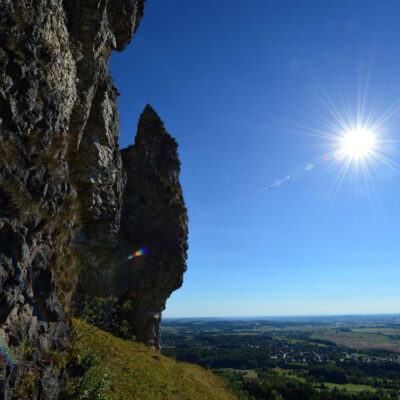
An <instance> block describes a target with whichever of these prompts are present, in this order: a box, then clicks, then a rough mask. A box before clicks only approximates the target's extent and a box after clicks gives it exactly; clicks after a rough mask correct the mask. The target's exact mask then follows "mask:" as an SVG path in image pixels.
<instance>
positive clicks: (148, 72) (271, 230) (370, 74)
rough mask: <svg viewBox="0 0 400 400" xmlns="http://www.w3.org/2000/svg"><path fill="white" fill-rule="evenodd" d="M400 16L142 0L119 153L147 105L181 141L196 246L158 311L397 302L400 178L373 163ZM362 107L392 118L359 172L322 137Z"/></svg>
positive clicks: (322, 6)
mask: <svg viewBox="0 0 400 400" xmlns="http://www.w3.org/2000/svg"><path fill="white" fill-rule="evenodd" d="M399 16H400V2H399V1H398V0H394V1H390V0H385V1H378V0H374V1H369V0H353V1H345V0H331V1H327V0H326V1H325V0H314V1H311V0H302V1H297V0H291V1H282V0H274V1H269V0H249V1H243V0H215V1H200V0H168V1H166V0H148V1H147V2H146V7H145V14H144V18H143V19H142V22H141V24H140V27H139V29H138V31H137V34H136V36H135V38H134V40H133V42H132V43H131V44H130V45H129V47H128V48H127V50H126V51H125V52H123V53H120V54H119V53H116V54H114V55H113V57H112V61H111V71H112V74H113V76H114V77H115V84H116V86H117V88H118V90H119V91H120V93H121V96H120V98H119V109H120V116H121V138H120V145H121V147H125V146H127V145H128V144H131V143H133V141H134V135H135V132H136V125H137V121H138V118H139V115H140V112H141V111H142V109H143V108H144V106H145V104H146V103H150V104H151V105H152V106H153V107H154V108H155V109H156V111H157V112H158V113H159V114H160V116H161V118H162V119H163V120H164V122H165V126H166V128H167V130H168V131H169V132H170V133H171V134H172V135H173V136H174V137H175V138H176V139H177V141H178V142H179V154H180V158H181V161H182V174H181V181H182V186H183V192H184V196H185V200H186V204H187V207H188V211H189V219H190V222H189V224H190V225H189V229H190V234H189V247H190V249H189V258H188V271H187V273H186V274H185V279H184V285H183V287H182V288H181V289H180V290H179V291H177V292H175V293H174V294H173V295H172V297H171V298H170V299H169V300H168V303H167V309H166V311H165V313H164V316H167V317H190V316H251V315H254V316H257V315H287V314H289V315H296V314H303V315H304V314H307V315H309V314H347V313H384V312H388V313H390V312H399V311H400V290H399V284H400V201H399V200H400V174H399V172H398V171H399V170H398V168H396V166H394V167H393V166H388V165H386V163H385V162H382V160H381V159H382V157H385V159H387V160H389V161H390V162H391V163H396V162H397V161H398V160H399V151H398V146H397V143H396V141H397V140H398V139H399V138H400V116H399V112H398V111H397V109H396V101H398V100H399V96H400V24H399ZM363 100H365V107H364V111H363V112H361V113H360V114H362V115H363V116H364V117H365V118H364V119H366V116H367V114H368V113H370V112H371V113H372V114H371V115H372V116H373V118H372V119H374V118H375V120H377V119H380V118H381V117H382V116H383V115H385V113H386V112H387V111H388V110H392V111H393V112H392V113H391V115H389V116H388V118H386V119H385V120H384V121H383V122H382V123H381V124H379V126H377V127H375V128H374V132H373V133H374V134H376V138H375V141H376V143H375V148H374V149H373V150H374V152H373V153H372V155H371V156H369V157H366V158H363V159H362V160H361V163H362V165H363V166H364V167H365V168H366V169H367V174H368V175H367V178H368V179H367V178H366V177H365V176H364V174H363V173H362V171H361V168H358V172H357V171H356V169H357V168H356V167H357V162H355V161H354V160H353V162H351V163H350V166H349V168H348V170H347V172H346V173H343V168H344V166H345V165H346V163H349V158H348V157H347V156H344V157H343V155H342V158H341V157H336V155H337V154H338V153H337V150H338V148H339V147H340V146H339V144H338V143H333V142H332V140H331V136H328V135H327V134H326V133H325V132H328V133H330V134H331V135H332V134H333V135H336V134H343V127H341V126H340V124H339V122H338V121H337V118H336V119H335V118H334V115H333V112H332V110H333V108H335V109H336V110H337V112H338V114H340V115H341V116H342V117H343V119H344V120H345V123H347V124H350V125H351V124H352V123H353V121H354V120H355V117H352V116H351V114H352V113H353V115H354V114H356V113H357V107H358V106H360V105H362V104H363ZM374 107H375V108H374ZM361 108H362V107H361V106H360V107H359V109H361ZM389 117H390V118H389ZM368 129H369V128H368ZM316 133H318V134H316ZM378 145H379V146H378ZM376 146H378V147H376ZM375 151H378V152H379V154H376V153H375ZM359 167H360V165H359ZM282 180H284V181H283V182H282ZM277 181H279V184H278V183H277Z"/></svg>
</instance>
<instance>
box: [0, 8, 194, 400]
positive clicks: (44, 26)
mask: <svg viewBox="0 0 400 400" xmlns="http://www.w3.org/2000/svg"><path fill="white" fill-rule="evenodd" d="M143 4H144V0H104V1H103V0H102V1H100V0H43V1H38V0H2V1H1V6H0V282H1V285H0V352H1V355H2V356H3V357H1V359H0V398H2V399H11V398H18V397H22V394H21V393H24V391H25V392H26V391H28V392H29V395H30V398H32V399H57V398H62V397H63V395H64V390H65V379H66V376H65V375H66V374H65V372H64V371H63V370H62V369H59V368H57V367H56V366H55V365H53V363H52V361H51V357H48V355H49V354H50V353H51V352H52V351H54V350H57V349H60V348H61V349H62V348H64V347H65V346H68V341H69V323H68V319H69V316H70V314H71V299H72V298H74V299H77V300H76V301H77V302H79V296H77V295H76V293H77V290H75V288H76V287H77V286H78V288H79V293H80V294H82V293H85V294H88V295H95V294H98V293H99V288H100V287H101V285H103V286H104V287H105V290H106V291H109V292H115V291H117V292H118V293H117V294H118V295H120V296H121V299H122V298H129V299H131V300H132V301H133V303H134V304H135V305H136V309H135V312H134V313H133V314H132V315H131V323H132V326H134V327H135V331H136V332H137V337H138V338H139V339H140V340H143V341H145V342H146V343H148V344H150V345H152V346H154V347H158V346H159V333H158V322H159V318H160V314H159V313H160V312H161V310H162V309H163V308H164V306H165V301H166V298H167V297H168V296H169V294H170V293H171V291H172V290H174V289H176V288H177V287H179V286H180V284H181V283H182V274H183V271H184V269H185V262H184V260H185V255H186V252H185V249H186V247H185V246H186V213H185V209H184V206H183V201H182V196H181V192H180V187H179V182H178V174H179V161H178V159H177V155H176V143H175V142H174V140H173V139H171V138H170V137H169V136H168V135H167V134H166V132H165V131H164V130H163V128H162V124H161V122H160V121H159V119H158V118H157V117H156V116H155V114H154V112H152V111H151V110H150V108H146V112H145V113H144V114H143V116H142V119H141V124H139V132H138V138H137V140H136V142H137V143H136V144H135V146H134V147H133V148H130V149H127V150H124V151H123V159H124V168H125V169H126V171H127V173H125V172H124V168H123V167H122V160H121V155H120V152H119V151H118V143H117V140H118V136H119V119H118V112H117V96H118V94H117V91H116V89H115V88H114V86H113V85H112V83H111V78H110V76H109V73H108V62H109V57H110V55H111V52H112V50H117V51H121V50H123V49H124V48H125V46H126V45H127V44H128V43H129V41H130V40H131V38H132V35H133V34H134V32H135V30H136V28H137V26H138V24H139V21H140V19H141V16H142V13H143ZM152 135H154V137H153V136H152ZM164 162H165V164H163V163H164ZM142 168H145V169H142ZM136 174H137V175H136ZM126 175H127V177H128V178H126ZM138 176H140V178H138ZM126 179H128V184H127V187H126V190H125V198H126V200H125V201H126V204H125V205H124V211H123V215H124V217H123V219H122V230H121V231H120V225H121V212H122V204H123V202H122V196H123V193H124V187H125V183H126ZM142 183H143V185H142ZM157 185H160V186H157ZM158 207H159V208H158ZM138 210H140V211H138ZM164 211H165V212H166V213H167V214H165V215H164ZM141 212H143V213H144V215H143V216H142V215H140V213H141ZM174 218H176V222H175V223H174ZM144 221H150V224H149V225H148V227H146V224H143V222H144ZM131 224H132V225H131ZM136 230H137V231H136ZM163 232H165V233H163ZM175 234H176V235H177V236H176V237H175V238H174V235H175ZM153 235H154V236H153ZM158 237H160V238H162V241H158ZM166 238H171V240H170V241H169V239H166ZM122 239H123V240H124V241H125V242H124V243H126V245H123V244H121V243H120V242H121V240H122ZM169 244H170V245H171V248H170V249H169V248H168V246H169ZM142 245H147V246H148V247H149V249H150V252H149V253H148V257H147V256H146V257H143V260H141V262H142V263H143V265H142V266H139V265H138V268H137V270H135V277H136V278H135V279H134V280H129V281H128V282H129V285H125V286H123V287H119V286H118V279H117V278H116V277H118V276H120V275H121V268H120V262H121V257H125V253H126V254H127V253H128V249H129V250H130V249H131V248H132V247H133V248H136V247H140V246H142ZM117 253H118V254H117ZM116 254H117V255H116ZM159 257H166V258H165V259H164V260H163V261H161V259H160V258H159ZM135 261H136V260H135ZM126 268H128V265H127V266H126ZM88 282H90V283H91V285H89V284H88ZM109 283H111V286H110V287H108V286H107V285H108V284H109ZM93 287H95V288H96V289H95V290H93V289H92V288H93ZM83 291H86V292H83Z"/></svg>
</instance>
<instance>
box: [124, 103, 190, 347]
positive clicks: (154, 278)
mask: <svg viewBox="0 0 400 400" xmlns="http://www.w3.org/2000/svg"><path fill="white" fill-rule="evenodd" d="M177 147H178V145H177V143H176V141H175V139H174V138H172V137H171V136H170V135H169V134H168V132H167V131H166V130H165V128H164V124H163V122H162V121H161V119H160V117H159V116H158V115H157V113H156V112H155V111H154V109H153V108H152V107H151V106H150V105H147V106H146V108H145V109H144V111H143V113H142V115H141V117H140V120H139V124H138V130H137V135H136V139H135V144H134V145H133V146H130V147H128V148H126V149H124V150H122V151H121V155H122V161H123V168H124V169H125V171H126V174H127V183H126V187H125V192H124V197H123V211H122V218H121V233H120V248H119V257H120V259H121V260H122V267H120V268H119V270H118V273H117V279H118V281H119V283H118V285H117V286H118V287H119V289H120V291H121V298H122V299H124V300H130V301H131V302H132V304H133V308H134V309H133V311H132V313H131V315H130V317H129V320H130V321H131V324H132V327H133V328H134V331H135V334H136V337H137V339H138V340H139V341H142V342H144V343H146V344H148V345H149V346H152V347H154V348H156V349H159V348H160V334H159V324H160V318H161V312H162V311H163V310H164V308H165V303H166V300H167V299H168V297H169V296H170V294H171V293H172V292H173V291H174V290H176V289H178V288H179V287H180V286H181V285H182V282H183V274H184V272H185V271H186V257H187V255H186V251H187V233H188V227H187V222H188V221H187V213H186V208H185V204H184V200H183V196H182V189H181V186H180V183H179V173H180V161H179V158H178V152H177ZM141 248H146V249H148V252H147V254H145V255H143V256H142V257H139V258H133V259H131V260H126V258H127V257H128V256H129V255H130V254H132V252H133V251H136V250H138V249H141ZM124 260H125V261H124Z"/></svg>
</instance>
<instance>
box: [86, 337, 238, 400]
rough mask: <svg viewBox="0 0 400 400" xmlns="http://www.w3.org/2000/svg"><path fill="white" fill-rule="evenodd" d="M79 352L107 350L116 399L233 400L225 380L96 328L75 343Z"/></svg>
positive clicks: (112, 386)
mask: <svg viewBox="0 0 400 400" xmlns="http://www.w3.org/2000/svg"><path fill="white" fill-rule="evenodd" d="M78 349H79V352H80V354H81V355H84V354H85V353H86V352H88V351H91V350H98V351H104V350H106V365H107V369H109V371H107V372H109V373H111V374H112V376H113V379H112V385H111V393H110V394H111V395H112V397H113V398H115V399H118V400H130V399H135V400H158V399H160V400H161V399H162V400H170V399H171V400H203V399H204V400H211V399H213V400H214V399H215V400H234V399H235V396H233V394H231V393H230V392H229V390H228V389H227V388H226V386H225V385H224V383H223V382H222V381H221V380H220V379H219V378H217V377H216V376H214V375H213V374H211V373H210V372H208V371H206V370H204V369H203V368H200V367H198V366H196V365H191V364H186V363H180V362H175V361H174V360H171V359H169V358H167V357H164V356H162V355H161V354H160V353H158V352H156V351H153V350H151V349H149V348H148V347H146V346H144V345H142V344H139V343H134V342H131V341H126V340H121V339H119V338H116V337H115V336H113V335H111V334H109V333H107V332H104V331H101V330H97V331H95V332H94V333H91V334H90V335H88V336H86V337H84V338H83V339H82V340H81V341H80V342H79V344H78Z"/></svg>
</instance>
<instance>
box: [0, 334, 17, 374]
mask: <svg viewBox="0 0 400 400" xmlns="http://www.w3.org/2000/svg"><path fill="white" fill-rule="evenodd" d="M0 357H1V358H2V359H3V360H4V361H5V362H6V363H7V364H8V365H10V366H11V367H15V366H16V365H17V360H16V358H15V357H14V355H13V354H12V353H11V349H10V347H9V346H8V344H7V342H6V341H5V339H4V338H3V336H2V335H1V334H0Z"/></svg>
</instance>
